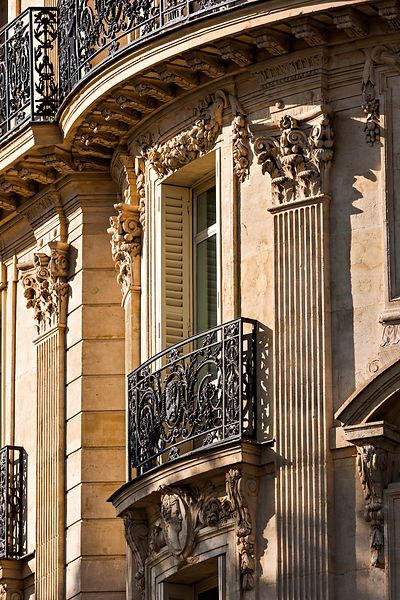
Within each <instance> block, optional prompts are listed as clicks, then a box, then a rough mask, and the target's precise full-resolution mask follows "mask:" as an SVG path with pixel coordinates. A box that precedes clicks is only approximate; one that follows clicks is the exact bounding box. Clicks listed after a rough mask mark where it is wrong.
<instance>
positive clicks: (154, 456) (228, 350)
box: [128, 319, 257, 477]
mask: <svg viewBox="0 0 400 600" xmlns="http://www.w3.org/2000/svg"><path fill="white" fill-rule="evenodd" d="M256 325H257V323H256V322H255V321H252V320H248V319H237V320H235V321H230V322H229V323H226V324H224V325H221V326H219V327H214V328H213V329H210V330H208V331H205V332H203V333H200V334H198V335H196V336H193V337H191V338H188V339H186V340H184V341H182V342H180V343H178V344H176V345H174V346H171V347H170V348H168V349H167V350H165V351H164V352H161V353H160V354H157V355H156V356H154V357H153V358H151V359H150V360H148V361H147V362H146V363H144V364H143V365H141V366H140V367H139V368H138V369H136V370H135V371H133V372H132V373H131V374H130V375H129V377H128V437H129V465H130V469H131V476H132V477H133V476H134V475H136V476H140V475H142V474H143V473H146V472H148V471H150V470H152V469H156V468H157V467H160V466H162V465H164V464H166V463H169V462H171V461H173V460H177V459H179V458H182V457H187V458H188V457H189V456H191V455H192V453H194V452H199V451H202V450H203V451H204V450H205V449H206V448H207V447H210V446H211V445H212V447H213V449H214V447H215V446H216V445H224V444H229V443H231V442H234V441H237V440H244V439H254V437H255V422H256V402H255V389H256V387H255V385H256V329H257V327H256Z"/></svg>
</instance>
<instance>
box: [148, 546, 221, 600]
mask: <svg viewBox="0 0 400 600" xmlns="http://www.w3.org/2000/svg"><path fill="white" fill-rule="evenodd" d="M160 600H225V556H224V555H221V556H218V557H217V558H212V559H209V560H206V561H204V562H202V563H198V564H197V565H196V566H193V567H189V568H186V569H184V570H182V571H180V572H178V573H176V574H175V575H173V576H172V577H170V578H169V579H168V580H167V581H164V582H163V583H162V584H161V597H160Z"/></svg>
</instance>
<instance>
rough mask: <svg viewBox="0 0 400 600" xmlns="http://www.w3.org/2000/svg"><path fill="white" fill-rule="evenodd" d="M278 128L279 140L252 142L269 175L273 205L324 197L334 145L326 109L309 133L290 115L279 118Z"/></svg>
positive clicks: (268, 138)
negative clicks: (279, 130)
mask: <svg viewBox="0 0 400 600" xmlns="http://www.w3.org/2000/svg"><path fill="white" fill-rule="evenodd" d="M280 129H281V135H280V136H279V138H276V137H273V136H269V137H260V138H257V139H256V140H255V143H254V150H255V153H256V156H257V157H258V158H257V162H258V164H260V165H261V168H262V172H263V174H265V173H269V175H270V176H271V184H272V196H273V201H274V203H275V204H283V203H287V202H291V201H294V200H301V199H304V198H309V197H315V196H319V195H322V194H327V193H328V184H329V173H330V166H331V162H332V158H333V144H334V137H333V131H332V127H331V122H330V115H329V112H328V110H325V111H323V113H322V117H321V119H320V121H319V122H318V123H317V124H315V125H313V126H312V127H311V130H310V132H309V133H307V132H306V131H305V130H304V129H301V128H300V126H299V123H298V122H297V120H296V119H295V118H293V117H291V116H289V115H285V116H284V117H283V118H282V119H281V121H280Z"/></svg>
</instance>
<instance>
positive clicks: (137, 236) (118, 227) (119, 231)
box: [107, 203, 142, 299]
mask: <svg viewBox="0 0 400 600" xmlns="http://www.w3.org/2000/svg"><path fill="white" fill-rule="evenodd" d="M114 208H115V209H116V210H117V211H118V214H117V215H116V216H113V217H110V227H109V228H108V230H107V232H108V233H109V234H110V235H111V241H110V243H111V253H112V257H113V260H114V262H115V269H116V271H117V281H118V283H119V284H120V285H121V291H122V297H123V299H124V298H125V296H126V294H127V292H128V291H129V290H130V289H131V288H132V287H133V286H134V285H139V284H140V282H139V281H135V269H134V259H135V257H136V256H139V255H140V254H141V251H142V225H141V223H140V218H139V207H138V206H132V205H131V204H124V203H120V204H114Z"/></svg>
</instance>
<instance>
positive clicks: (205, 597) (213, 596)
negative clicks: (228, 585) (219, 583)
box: [199, 588, 219, 600]
mask: <svg viewBox="0 0 400 600" xmlns="http://www.w3.org/2000/svg"><path fill="white" fill-rule="evenodd" d="M218 599H219V594H218V588H213V589H212V590H207V591H206V592H201V593H200V594H199V600H218Z"/></svg>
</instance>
